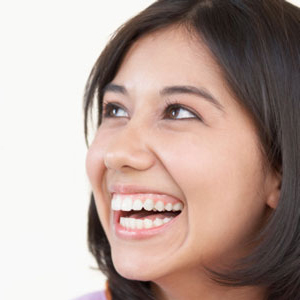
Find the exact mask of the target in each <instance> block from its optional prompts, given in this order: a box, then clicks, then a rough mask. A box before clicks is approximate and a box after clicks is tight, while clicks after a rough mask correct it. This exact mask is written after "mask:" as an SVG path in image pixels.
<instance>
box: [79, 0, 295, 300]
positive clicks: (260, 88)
mask: <svg viewBox="0 0 300 300" xmlns="http://www.w3.org/2000/svg"><path fill="white" fill-rule="evenodd" d="M299 53H300V10H299V8H297V7H295V6H293V5H292V4H290V3H288V2H285V1H282V0H263V1H254V0H240V1H237V0H228V1H223V0H186V1H184V0H173V1H171V0H160V1H157V2H155V3H154V4H153V5H151V6H150V7H148V8H147V9H146V10H144V11H143V12H141V13H140V14H139V15H138V16H136V17H134V18H133V19H132V20H130V21H129V22H127V23H126V24H125V25H124V26H122V27H121V28H120V29H119V30H118V32H117V33H116V35H115V36H114V37H113V38H112V40H111V41H110V43H109V44H108V45H107V47H106V48H105V50H104V51H103V53H102V54H101V56H100V57H99V59H98V61H97V62H96V64H95V66H94V68H93V70H92V73H91V75H90V78H89V81H88V84H87V87H86V94H85V102H84V108H85V132H86V136H87V134H88V126H87V123H88V118H89V115H90V113H91V110H92V107H93V106H94V105H95V104H96V105H97V107H98V110H99V113H98V131H97V133H96V136H95V138H94V140H93V142H92V144H91V145H90V146H89V151H88V155H87V173H88V177H89V180H90V182H91V185H92V190H93V194H92V197H91V203H90V209H89V231H88V236H89V247H90V251H91V252H92V254H93V255H94V256H95V258H96V260H97V262H98V265H99V269H100V270H101V271H102V272H103V273H104V274H105V275H106V276H107V279H108V281H107V291H106V298H110V299H113V300H124V299H128V300H133V299H143V300H145V299H158V300H166V299H168V300H169V299H172V300H174V299H176V300H181V299H189V300H194V299H197V300H198V299H223V300H224V299H239V300H240V299H247V300H248V299H249V300H250V299H255V300H260V299H272V300H273V299H289V300H291V299H299V297H300V244H299V243H300V199H299V198H300V197H299V195H300V182H299V174H300V159H299V155H298V150H299V149H300V121H299V118H298V117H299V115H300V103H299V101H300V89H299V79H300V76H299V74H300V54H299ZM95 95H96V96H97V101H96V102H97V103H94V102H95V101H94V96H95ZM93 297H95V298H90V299H105V296H104V294H97V295H94V296H93ZM101 297H103V298H101ZM85 299H88V298H85Z"/></svg>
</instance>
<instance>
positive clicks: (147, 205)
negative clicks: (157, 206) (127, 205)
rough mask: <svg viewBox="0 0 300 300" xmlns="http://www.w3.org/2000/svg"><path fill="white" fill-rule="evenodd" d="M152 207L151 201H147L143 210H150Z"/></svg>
mask: <svg viewBox="0 0 300 300" xmlns="http://www.w3.org/2000/svg"><path fill="white" fill-rule="evenodd" d="M153 207H154V203H153V200H152V199H147V200H146V201H145V202H144V209H145V210H148V211H150V210H152V209H153Z"/></svg>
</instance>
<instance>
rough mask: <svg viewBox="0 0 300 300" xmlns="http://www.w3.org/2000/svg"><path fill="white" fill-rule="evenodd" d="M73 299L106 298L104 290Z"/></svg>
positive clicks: (101, 299) (97, 299)
mask: <svg viewBox="0 0 300 300" xmlns="http://www.w3.org/2000/svg"><path fill="white" fill-rule="evenodd" d="M73 300H107V298H106V297H105V292H104V291H99V292H94V293H89V294H86V295H83V296H81V297H79V298H76V299H73Z"/></svg>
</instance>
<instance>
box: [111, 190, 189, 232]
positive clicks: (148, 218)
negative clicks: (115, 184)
mask: <svg viewBox="0 0 300 300" xmlns="http://www.w3.org/2000/svg"><path fill="white" fill-rule="evenodd" d="M111 209H112V211H113V214H114V225H115V229H116V232H117V234H118V235H121V236H125V237H126V236H127V237H130V236H131V237H133V236H134V237H143V236H149V235H153V234H157V233H159V232H161V231H162V230H164V229H166V228H167V227H168V226H167V225H170V224H171V223H173V222H174V220H175V219H176V218H177V216H178V215H179V214H180V213H181V211H182V209H183V204H182V202H180V201H179V200H177V199H175V198H173V197H170V196H167V195H161V194H159V195H158V194H113V198H112V202H111Z"/></svg>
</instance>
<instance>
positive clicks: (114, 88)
mask: <svg viewBox="0 0 300 300" xmlns="http://www.w3.org/2000/svg"><path fill="white" fill-rule="evenodd" d="M106 92H115V93H119V94H123V95H126V96H128V91H127V90H126V88H125V87H124V86H122V85H118V84H114V83H108V84H107V85H106V86H105V87H104V89H103V95H104V94H105V93H106ZM159 94H160V95H161V96H171V95H176V94H190V95H195V96H198V97H201V98H202V99H204V100H206V101H208V102H210V103H211V104H213V105H214V106H215V107H216V108H218V109H219V110H221V111H223V112H224V106H223V105H222V104H221V103H220V102H219V101H218V100H217V99H216V98H215V97H213V96H212V95H211V94H210V93H209V92H208V91H207V90H206V89H204V88H198V87H194V86H190V85H173V86H166V87H164V88H163V89H162V90H161V91H160V92H159Z"/></svg>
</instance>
